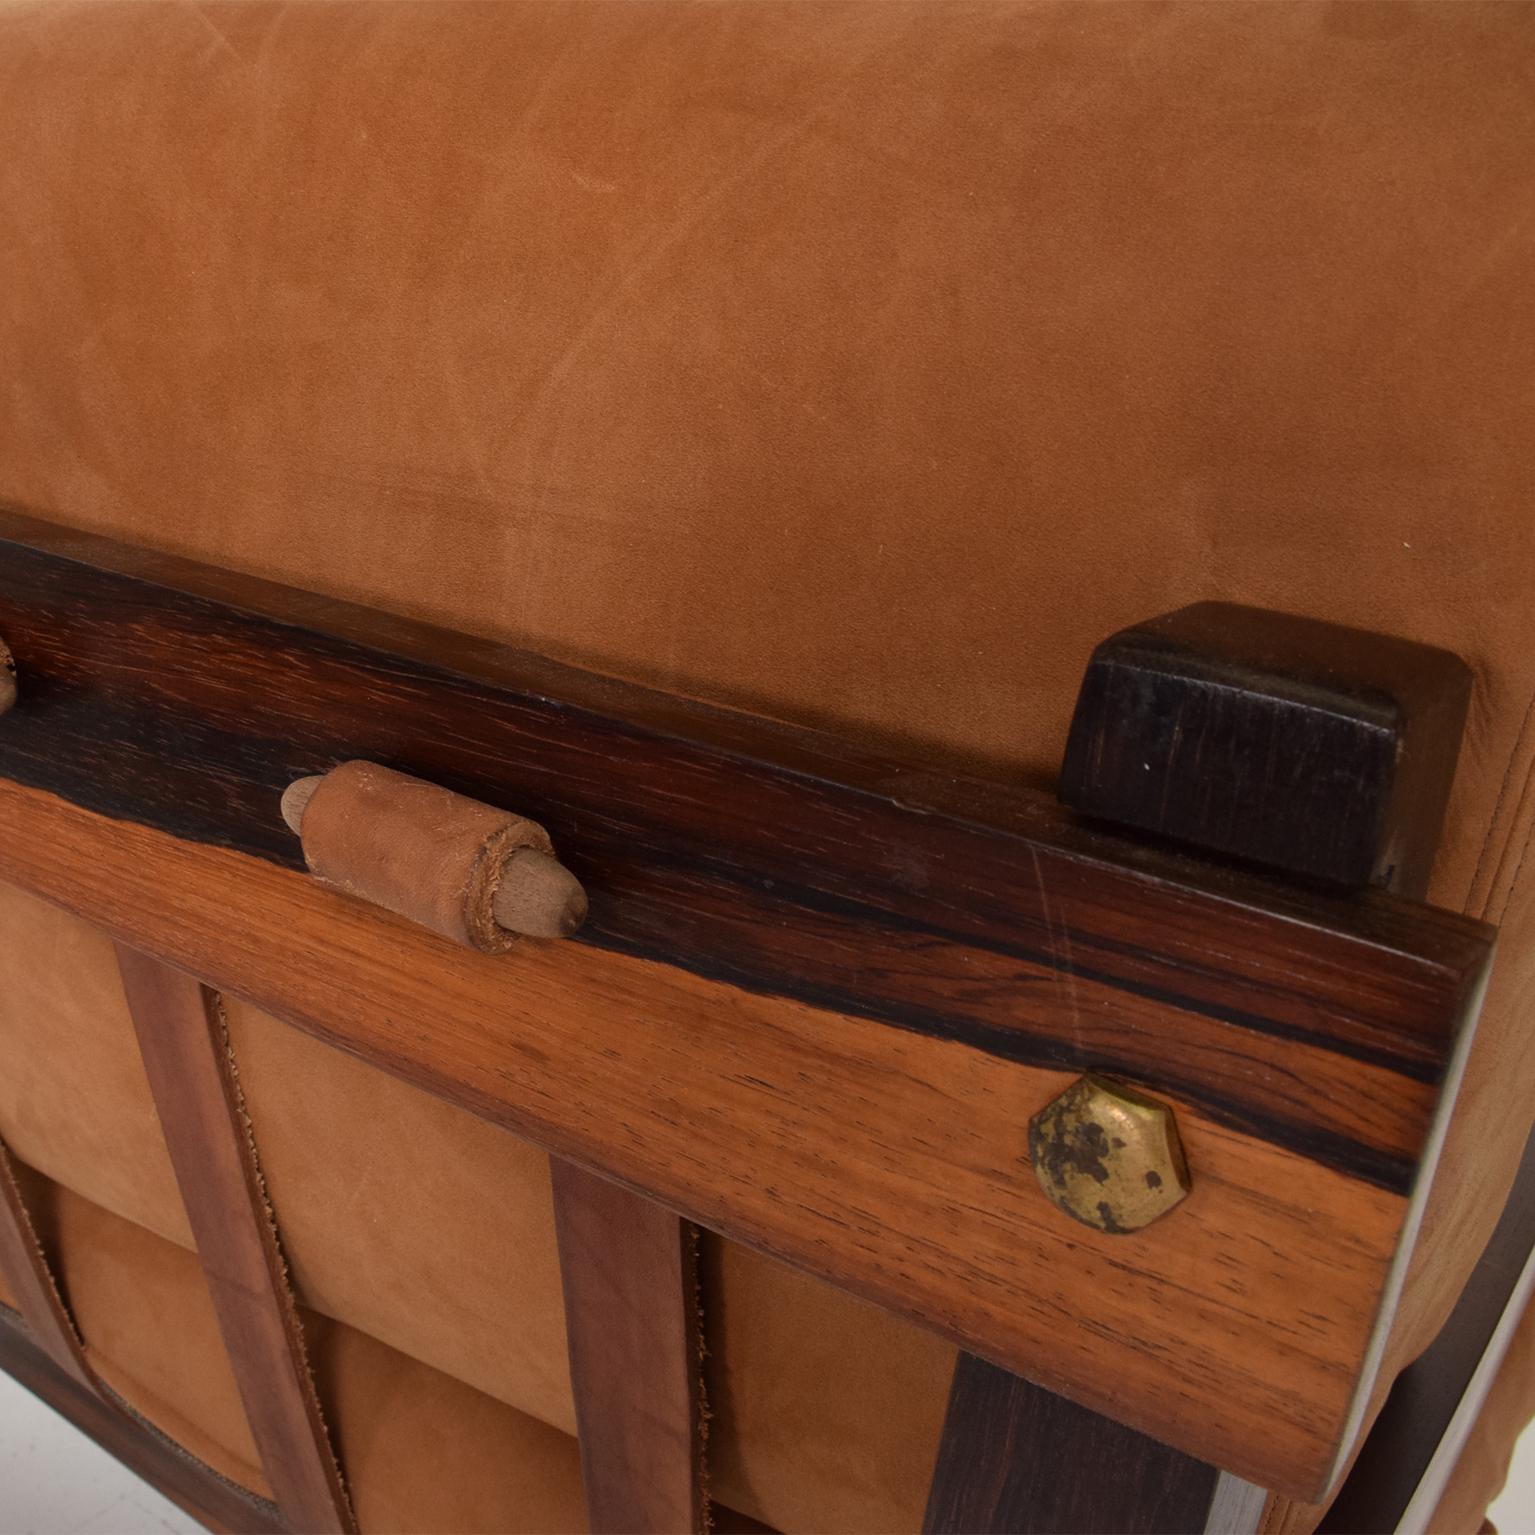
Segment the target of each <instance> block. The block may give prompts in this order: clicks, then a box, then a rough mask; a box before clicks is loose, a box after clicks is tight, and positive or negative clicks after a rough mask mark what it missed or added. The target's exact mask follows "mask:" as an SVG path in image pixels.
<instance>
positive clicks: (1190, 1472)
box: [927, 603, 1471, 1535]
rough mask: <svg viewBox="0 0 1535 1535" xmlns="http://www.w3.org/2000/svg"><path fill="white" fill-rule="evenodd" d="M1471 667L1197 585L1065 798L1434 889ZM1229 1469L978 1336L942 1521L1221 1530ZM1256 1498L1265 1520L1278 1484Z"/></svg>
mask: <svg viewBox="0 0 1535 1535" xmlns="http://www.w3.org/2000/svg"><path fill="white" fill-rule="evenodd" d="M1470 682H1471V676H1470V672H1469V670H1468V669H1467V668H1466V667H1465V665H1464V664H1463V663H1462V662H1461V661H1460V660H1459V658H1458V657H1456V656H1453V655H1451V654H1449V653H1448V652H1447V651H1443V650H1436V649H1433V648H1432V647H1429V646H1424V645H1415V644H1412V643H1410V642H1408V641H1405V640H1395V639H1388V638H1386V637H1384V636H1381V635H1375V634H1367V633H1363V632H1361V631H1358V630H1353V629H1345V628H1342V627H1340V626H1338V625H1335V624H1322V623H1317V622H1315V621H1314V620H1310V619H1302V618H1293V617H1290V616H1288V615H1285V614H1280V613H1269V612H1262V611H1259V610H1255V609H1252V608H1241V607H1234V606H1231V605H1229V604H1226V603H1201V604H1198V605H1196V606H1194V607H1191V608H1184V609H1182V610H1180V611H1179V612H1177V613H1172V614H1168V615H1167V616H1165V617H1163V618H1159V619H1153V620H1151V621H1149V622H1147V623H1144V624H1138V625H1136V626H1135V627H1134V628H1131V629H1126V630H1123V631H1121V632H1120V633H1119V634H1116V635H1114V636H1112V637H1111V638H1110V639H1108V640H1105V641H1104V642H1103V644H1101V645H1100V646H1098V648H1097V649H1096V650H1095V651H1094V653H1093V656H1092V659H1091V661H1090V662H1089V663H1088V668H1087V674H1086V676H1085V678H1084V680H1083V683H1082V690H1081V693H1080V695H1079V697H1078V700H1077V707H1076V712H1075V715H1074V718H1073V720H1072V727H1071V735H1070V742H1069V745H1068V747H1067V751H1066V759H1065V763H1064V765H1063V767H1062V770H1061V783H1060V792H1061V797H1062V799H1064V800H1065V801H1066V802H1067V803H1068V804H1071V805H1074V806H1075V807H1077V808H1078V809H1080V810H1082V811H1084V812H1086V813H1089V814H1092V815H1096V816H1098V817H1100V818H1102V819H1104V820H1107V821H1108V822H1110V823H1112V824H1113V825H1114V826H1115V827H1116V829H1118V828H1123V829H1128V830H1132V831H1134V830H1140V831H1146V832H1152V833H1156V834H1158V835H1163V836H1171V837H1176V838H1178V839H1180V840H1182V841H1184V842H1187V843H1191V844H1193V845H1194V846H1195V847H1197V848H1198V849H1199V850H1200V851H1201V852H1212V853H1217V854H1226V855H1233V856H1239V857H1242V858H1245V859H1249V860H1253V861H1255V862H1258V863H1261V864H1263V865H1265V866H1266V867H1269V868H1274V869H1277V870H1279V871H1281V872H1289V873H1292V874H1300V875H1305V876H1310V877H1313V878H1324V879H1327V880H1330V881H1333V882H1335V883H1337V884H1340V885H1350V886H1359V885H1366V884H1371V883H1374V884H1379V885H1382V886H1386V887H1388V888H1392V889H1396V890H1399V891H1402V892H1404V893H1407V892H1410V893H1413V894H1421V893H1422V891H1423V890H1425V889H1426V888H1427V884H1428V877H1429V873H1430V870H1431V868H1432V866H1433V859H1434V853H1435V850H1436V847H1437V844H1438V838H1439V829H1440V826H1441V824H1442V822H1443V819H1444V812H1445V806H1446V804H1447V803H1448V800H1449V793H1450V786H1451V782H1452V780H1453V777H1454V771H1455V761H1456V758H1457V756H1458V754H1459V751H1460V736H1461V731H1462V729H1463V727H1464V723H1465V715H1466V708H1467V705H1468V702H1469V696H1470ZM1218 1485H1220V1475H1219V1473H1218V1472H1217V1470H1216V1468H1214V1467H1213V1466H1210V1465H1207V1464H1205V1463H1203V1462H1201V1461H1198V1460H1195V1459H1193V1458H1192V1457H1190V1456H1187V1455H1183V1454H1180V1453H1179V1452H1178V1451H1176V1450H1173V1449H1171V1448H1170V1447H1169V1446H1167V1445H1165V1444H1162V1443H1161V1442H1159V1441H1158V1440H1156V1439H1154V1438H1151V1437H1149V1436H1147V1435H1145V1434H1139V1433H1136V1432H1135V1431H1133V1430H1132V1429H1129V1428H1126V1427H1124V1426H1123V1425H1122V1424H1119V1423H1116V1422H1112V1421H1110V1420H1108V1419H1106V1418H1104V1417H1101V1416H1099V1415H1096V1414H1093V1413H1089V1412H1085V1411H1084V1410H1083V1409H1082V1408H1080V1407H1077V1406H1075V1405H1073V1404H1072V1403H1069V1402H1064V1401H1061V1400H1060V1399H1059V1398H1056V1397H1052V1396H1051V1395H1049V1394H1048V1393H1046V1392H1042V1391H1040V1390H1038V1389H1037V1388H1036V1387H1033V1386H1029V1385H1026V1384H1025V1383H1024V1382H1022V1381H1019V1380H1017V1379H1015V1378H1013V1377H1010V1376H1009V1375H1008V1374H1007V1373H1006V1372H1004V1371H1000V1370H998V1369H997V1368H996V1367H995V1366H993V1365H989V1364H986V1363H984V1362H983V1361H981V1360H977V1359H974V1358H972V1357H970V1356H968V1355H964V1354H962V1355H961V1356H960V1358H959V1361H958V1364H957V1366H956V1368H955V1373H954V1384H953V1389H952V1392H951V1395H950V1401H949V1409H948V1414H947V1417H946V1420H945V1424H944V1432H943V1438H942V1441H941V1444H940V1448H939V1454H938V1462H937V1466H936V1468H935V1470H934V1474H933V1487H932V1494H931V1499H930V1503H929V1508H928V1526H927V1527H928V1531H929V1535H958V1532H962V1531H976V1532H982V1531H998V1532H1000V1531H1008V1530H1016V1531H1020V1532H1025V1531H1056V1530H1077V1531H1084V1532H1085V1531H1095V1530H1103V1531H1118V1532H1124V1535H1130V1532H1147V1535H1151V1532H1157V1531H1169V1530H1170V1531H1177V1530H1204V1529H1205V1528H1206V1527H1207V1525H1208V1523H1209V1518H1210V1515H1211V1512H1212V1504H1213V1503H1214V1501H1215V1495H1216V1490H1217V1486H1218ZM1252 1491H1253V1492H1254V1493H1255V1494H1256V1493H1257V1490H1256V1489H1252ZM1245 1508H1246V1512H1247V1514H1248V1516H1249V1517H1250V1518H1252V1519H1256V1518H1257V1517H1258V1516H1259V1515H1260V1514H1261V1511H1262V1498H1261V1494H1260V1495H1255V1496H1252V1497H1249V1498H1248V1499H1246V1503H1245ZM1223 1518H1225V1519H1227V1520H1228V1521H1229V1518H1230V1514H1229V1512H1227V1513H1226V1514H1224V1515H1223ZM1343 1527H1344V1528H1352V1527H1354V1526H1349V1525H1345V1526H1343ZM1358 1528H1361V1529H1362V1528H1363V1526H1358Z"/></svg>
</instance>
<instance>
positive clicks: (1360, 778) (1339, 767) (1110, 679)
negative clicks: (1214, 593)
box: [1060, 602, 1471, 895]
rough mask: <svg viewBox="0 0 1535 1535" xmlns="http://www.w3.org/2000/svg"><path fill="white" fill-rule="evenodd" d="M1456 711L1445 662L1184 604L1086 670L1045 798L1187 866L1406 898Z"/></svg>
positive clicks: (1310, 624)
mask: <svg viewBox="0 0 1535 1535" xmlns="http://www.w3.org/2000/svg"><path fill="white" fill-rule="evenodd" d="M1470 698H1471V672H1470V669H1469V668H1468V667H1467V666H1466V665H1465V663H1464V662H1463V661H1461V660H1460V658H1459V657H1458V656H1455V655H1452V654H1451V653H1450V652H1449V651H1447V650H1440V649H1437V648H1435V647H1434V646H1430V645H1419V644H1415V643H1413V642H1412V641H1410V640H1401V639H1392V638H1389V637H1387V636H1385V635H1380V634H1370V633H1367V632H1365V631H1363V630H1359V629H1347V628H1344V627H1342V626H1341V625H1338V624H1329V623H1322V622H1319V621H1318V620H1316V619H1310V618H1298V617H1294V616H1292V615H1290V614H1286V613H1271V612H1266V611H1263V610H1260V609H1256V608H1246V607H1237V606H1234V605H1232V604H1230V603H1223V602H1202V603H1197V604H1196V605H1194V606H1193V607H1188V608H1181V609H1180V610H1179V611H1178V612H1176V613H1169V614H1167V615H1165V616H1164V617H1162V618H1156V619H1151V620H1149V621H1148V622H1146V623H1142V624H1136V625H1135V626H1134V627H1133V628H1129V629H1125V630H1122V631H1121V632H1120V633H1118V634H1116V635H1113V636H1112V637H1111V638H1109V639H1107V640H1105V641H1104V642H1103V643H1102V644H1101V645H1100V646H1099V647H1098V648H1097V650H1095V651H1094V652H1093V656H1092V659H1091V660H1090V661H1089V662H1088V666H1087V674H1086V676H1085V677H1084V679H1083V683H1082V690H1081V693H1080V694H1079V696H1078V699H1077V709H1076V714H1075V717H1074V718H1073V720H1072V726H1071V734H1070V737H1069V739H1068V743H1067V747H1066V757H1065V762H1064V764H1063V766H1062V769H1061V780H1060V794H1061V798H1062V799H1063V800H1064V801H1065V802H1066V803H1067V804H1068V805H1072V806H1074V807H1075V808H1076V809H1078V810H1081V811H1082V812H1084V813H1085V814H1088V815H1094V816H1101V817H1103V818H1105V819H1106V820H1108V821H1110V822H1112V823H1113V824H1114V825H1115V826H1117V827H1123V828H1132V829H1135V830H1139V831H1145V832H1152V833H1155V834H1157V835H1160V836H1166V837H1172V838H1176V839H1178V840H1179V841H1182V842H1186V843H1189V844H1191V845H1192V846H1194V847H1196V848H1198V849H1199V850H1200V851H1201V852H1207V853H1209V852H1213V853H1223V854H1227V855H1230V856H1233V857H1237V858H1245V859H1251V860H1253V861H1254V862H1257V863H1260V864H1262V865H1264V866H1265V867H1267V868H1270V869H1275V870H1280V871H1283V872H1286V873H1290V874H1296V875H1302V876H1309V877H1312V878H1317V879H1326V880H1334V881H1336V882H1338V883H1339V884H1342V885H1365V884H1378V885H1386V886H1390V887H1391V888H1393V889H1395V890H1399V891H1401V892H1402V893H1404V894H1408V895H1421V894H1422V893H1423V892H1424V891H1425V890H1426V889H1427V888H1428V874H1429V868H1430V866H1431V865H1432V863H1433V854H1434V848H1435V845H1436V844H1437V841H1438V836H1439V828H1440V826H1441V824H1442V822H1443V820H1444V812H1445V806H1446V805H1447V804H1448V802H1449V795H1450V783H1451V780H1452V779H1453V778H1454V776H1455V761H1456V757H1457V756H1458V755H1459V752H1460V737H1461V732H1462V729H1463V728H1464V725H1465V719H1466V710H1467V707H1468V705H1469V703H1470Z"/></svg>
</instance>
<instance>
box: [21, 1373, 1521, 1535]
mask: <svg viewBox="0 0 1535 1535" xmlns="http://www.w3.org/2000/svg"><path fill="white" fill-rule="evenodd" d="M1490 1517H1491V1519H1492V1522H1493V1523H1494V1524H1495V1525H1496V1526H1497V1527H1498V1530H1499V1532H1500V1535H1535V1428H1532V1429H1531V1430H1530V1431H1529V1432H1527V1433H1526V1434H1525V1436H1524V1438H1523V1439H1521V1440H1520V1441H1519V1451H1518V1454H1517V1455H1516V1456H1515V1457H1514V1468H1513V1471H1512V1473H1511V1474H1510V1476H1509V1479H1508V1486H1507V1488H1506V1489H1505V1490H1504V1493H1503V1496H1502V1497H1501V1498H1499V1499H1498V1501H1497V1502H1496V1503H1494V1504H1493V1505H1492V1509H1491V1513H1490ZM200 1529H201V1526H200V1525H199V1524H198V1523H197V1522H196V1520H194V1519H189V1518H188V1517H187V1516H186V1515H185V1514H184V1513H182V1512H181V1510H180V1509H179V1508H177V1507H176V1505H175V1504H174V1503H172V1502H170V1501H168V1500H167V1499H165V1498H162V1497H161V1496H160V1494H159V1493H157V1492H155V1491H154V1490H153V1489H152V1488H151V1487H149V1486H148V1485H146V1484H145V1483H144V1482H141V1481H140V1480H139V1479H138V1478H137V1477H136V1476H134V1474H133V1473H132V1472H131V1471H129V1470H128V1469H127V1468H126V1467H125V1466H123V1465H122V1463H121V1462H120V1461H117V1460H114V1459H113V1457H112V1456H110V1455H108V1454H107V1452H106V1451H105V1450H103V1449H101V1448H100V1447H99V1446H98V1445H96V1444H95V1443H94V1442H93V1441H92V1440H90V1439H87V1438H86V1436H85V1435H84V1434H82V1433H80V1432H79V1430H78V1429H76V1428H74V1427H73V1426H72V1425H70V1424H69V1423H67V1422H65V1420H64V1419H63V1418H61V1417H60V1416H59V1415H58V1414H57V1413H56V1412H54V1411H53V1409H52V1408H50V1407H45V1406H44V1405H43V1403H42V1402H40V1401H38V1399H37V1398H36V1397H35V1396H33V1395H32V1393H31V1392H30V1391H28V1390H26V1388H25V1387H23V1386H19V1385H18V1384H17V1383H16V1382H15V1381H13V1380H12V1379H11V1378H10V1376H8V1375H6V1374H4V1373H3V1372H0V1535H197V1532H198V1531H199V1530H200Z"/></svg>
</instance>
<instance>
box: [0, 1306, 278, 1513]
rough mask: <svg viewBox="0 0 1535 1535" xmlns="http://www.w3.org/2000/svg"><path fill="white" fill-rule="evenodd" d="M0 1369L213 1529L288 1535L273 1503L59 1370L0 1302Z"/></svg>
mask: <svg viewBox="0 0 1535 1535" xmlns="http://www.w3.org/2000/svg"><path fill="white" fill-rule="evenodd" d="M0 1370H4V1371H5V1372H6V1374H7V1375H9V1376H10V1377H11V1378H12V1379H13V1380H16V1381H19V1382H20V1383H21V1384H22V1385H23V1386H25V1387H26V1388H27V1390H28V1391H30V1392H31V1393H32V1394H33V1395H34V1396H36V1397H38V1398H39V1399H40V1400H41V1401H44V1402H46V1403H47V1404H48V1406H50V1407H51V1408H52V1409H53V1410H54V1411H55V1412H57V1413H58V1414H60V1416H62V1417H64V1418H67V1419H68V1420H69V1421H70V1422H71V1423H73V1424H74V1426H75V1427H76V1428H78V1429H79V1430H80V1431H81V1433H83V1434H87V1435H89V1437H90V1438H91V1439H93V1440H95V1442H96V1443H97V1444H99V1445H100V1446H101V1447H102V1448H103V1449H104V1450H106V1451H107V1452H108V1453H109V1454H112V1455H115V1456H116V1457H117V1458H118V1460H120V1461H121V1462H122V1463H123V1464H124V1465H125V1466H127V1467H128V1469H129V1470H130V1471H132V1472H133V1473H134V1474H135V1475H136V1476H139V1477H142V1478H143V1479H144V1481H146V1482H148V1483H149V1485H150V1486H151V1487H153V1488H154V1489H155V1490H156V1491H157V1492H160V1493H163V1494H164V1495H165V1496H166V1497H167V1498H169V1499H170V1500H171V1501H172V1502H173V1503H175V1504H176V1505H177V1506H178V1507H180V1508H182V1509H184V1510H185V1511H186V1512H187V1513H189V1514H190V1515H191V1516H192V1517H193V1518H194V1519H196V1520H198V1521H199V1522H200V1523H202V1524H203V1525H205V1526H207V1528H208V1529H210V1530H217V1531H230V1532H236V1531H238V1532H241V1535H247V1532H248V1535H288V1526H287V1525H286V1524H284V1523H283V1521H282V1518H281V1517H280V1515H279V1514H278V1512H277V1509H276V1506H275V1505H273V1504H271V1503H268V1502H267V1501H266V1500H265V1499H264V1498H258V1497H256V1496H255V1495H254V1494H252V1493H248V1492H246V1491H245V1490H244V1489H243V1488H239V1487H236V1486H235V1485H234V1484H233V1483H232V1482H229V1481H226V1480H225V1479H224V1478H223V1477H222V1476H220V1475H219V1474H218V1473H217V1472H216V1471H214V1470H213V1469H212V1468H211V1467H209V1466H205V1465H204V1464H203V1463H202V1462H201V1461H199V1460H195V1459H194V1458H193V1457H192V1456H190V1455H189V1454H187V1452H186V1451H185V1450H184V1449H182V1448H181V1446H180V1445H178V1444H174V1443H172V1441H171V1440H169V1439H167V1438H166V1437H165V1435H164V1434H162V1433H161V1432H160V1431H159V1430H158V1429H156V1428H155V1427H154V1426H153V1425H151V1424H150V1423H147V1422H146V1421H145V1420H144V1419H143V1418H141V1417H139V1416H138V1414H137V1413H135V1412H134V1411H133V1410H132V1409H131V1408H130V1407H128V1406H127V1405H126V1404H125V1403H124V1402H122V1401H121V1399H120V1398H118V1397H117V1396H116V1395H115V1394H114V1393H113V1392H112V1391H110V1390H107V1389H103V1391H102V1393H101V1394H99V1395H98V1393H97V1392H96V1391H94V1390H92V1389H90V1388H89V1387H88V1386H85V1385H82V1384H81V1383H80V1381H79V1380H78V1378H77V1377H76V1376H74V1375H73V1374H71V1373H69V1372H68V1371H65V1370H62V1369H60V1368H59V1366H58V1365H57V1364H55V1363H54V1361H53V1360H52V1358H51V1357H50V1356H49V1355H48V1354H47V1353H45V1352H44V1351H43V1350H42V1349H41V1348H39V1347H38V1346H37V1344H36V1343H35V1342H33V1341H32V1339H31V1338H30V1336H28V1335H27V1334H26V1333H25V1332H24V1331H23V1329H22V1326H21V1319H20V1318H19V1317H18V1316H16V1315H15V1313H13V1312H8V1311H7V1310H6V1308H5V1307H4V1306H0Z"/></svg>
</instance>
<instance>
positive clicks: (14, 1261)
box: [0, 1143, 98, 1392]
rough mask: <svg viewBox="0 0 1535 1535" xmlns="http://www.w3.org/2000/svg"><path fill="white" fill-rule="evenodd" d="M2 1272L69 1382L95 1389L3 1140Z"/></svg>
mask: <svg viewBox="0 0 1535 1535" xmlns="http://www.w3.org/2000/svg"><path fill="white" fill-rule="evenodd" d="M0 1273H4V1275H5V1281H6V1284H7V1285H8V1286H9V1288H10V1291H11V1294H12V1295H14V1296H15V1297H16V1304H17V1306H18V1307H19V1308H20V1311H21V1319H22V1321H23V1322H25V1323H26V1325H27V1330H28V1332H30V1333H31V1334H32V1338H33V1341H34V1342H36V1344H37V1345H38V1347H39V1348H41V1349H42V1350H43V1351H44V1352H45V1353H46V1354H47V1355H48V1357H49V1358H50V1359H51V1360H52V1361H53V1362H54V1364H56V1365H57V1366H58V1367H59V1368H60V1369H61V1370H63V1371H64V1372H65V1374H67V1375H68V1376H69V1377H70V1379H71V1380H73V1381H75V1382H76V1383H77V1384H79V1385H82V1386H85V1387H86V1388H87V1389H89V1390H90V1391H93V1392H94V1391H96V1390H97V1389H98V1388H97V1385H96V1377H95V1376H94V1375H93V1374H92V1372H91V1368H90V1366H89V1365H88V1364H87V1363H86V1362H85V1351H84V1349H83V1348H82V1346H81V1343H80V1335H79V1334H78V1333H77V1332H76V1331H75V1324H74V1323H73V1322H72V1321H71V1320H70V1316H69V1313H68V1311H67V1310H66V1309H65V1306H64V1300H63V1297H62V1296H61V1295H60V1294H59V1288H58V1286H57V1285H56V1284H55V1283H54V1279H53V1274H52V1273H51V1272H50V1271H49V1268H48V1260H47V1258H46V1257H45V1256H44V1255H43V1249H42V1244H41V1243H40V1242H39V1241H38V1240H37V1232H36V1231H35V1230H34V1229H33V1226H32V1218H31V1216H30V1215H28V1214H27V1207H26V1204H25V1202H24V1201H23V1199H22V1197H21V1189H20V1187H19V1186H18V1185H17V1182H16V1171H15V1168H14V1167H13V1166H12V1163H11V1154H10V1152H9V1150H7V1148H6V1147H5V1145H4V1144H3V1143H0Z"/></svg>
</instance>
